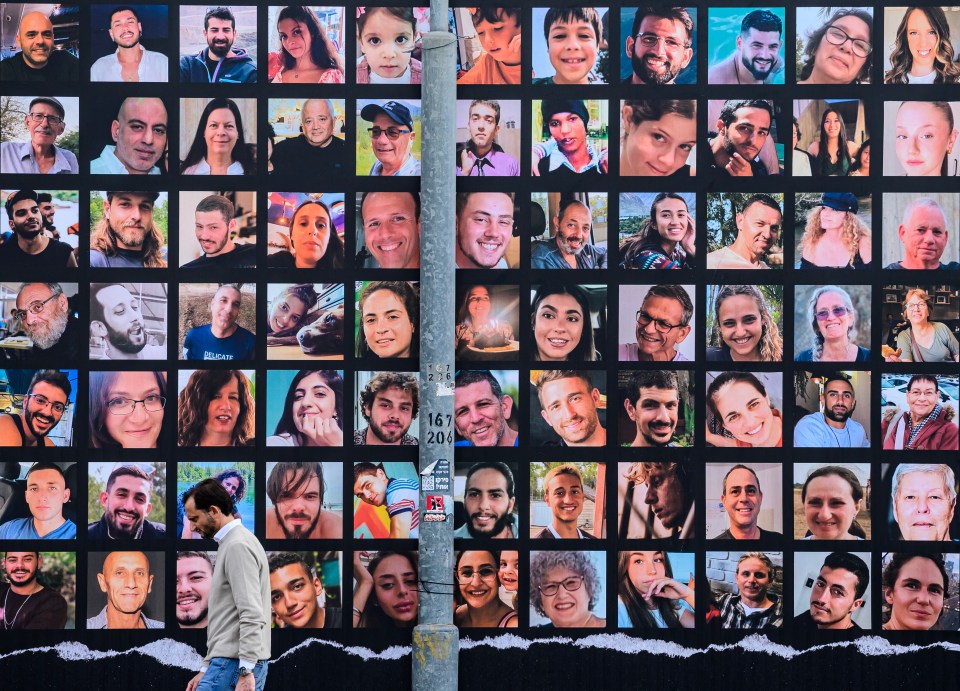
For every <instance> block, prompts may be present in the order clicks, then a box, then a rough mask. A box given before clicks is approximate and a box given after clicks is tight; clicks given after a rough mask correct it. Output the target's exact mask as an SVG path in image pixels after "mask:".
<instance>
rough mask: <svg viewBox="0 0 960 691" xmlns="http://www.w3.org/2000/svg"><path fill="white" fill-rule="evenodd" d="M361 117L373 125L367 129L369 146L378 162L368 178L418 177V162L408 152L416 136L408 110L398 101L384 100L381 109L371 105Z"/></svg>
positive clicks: (364, 109) (366, 106) (362, 112)
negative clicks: (388, 176) (378, 176)
mask: <svg viewBox="0 0 960 691" xmlns="http://www.w3.org/2000/svg"><path fill="white" fill-rule="evenodd" d="M360 117H361V118H363V119H364V120H366V121H367V122H370V123H372V124H373V127H368V128H367V132H369V133H370V147H371V148H372V149H373V155H374V156H376V157H377V162H376V163H374V164H373V166H372V167H371V168H370V173H369V175H384V176H387V175H420V161H419V160H418V159H416V158H414V157H413V155H412V154H411V153H410V146H411V145H412V144H413V140H414V139H415V138H416V136H417V133H416V132H414V129H413V117H411V115H410V109H409V108H407V106H406V105H405V104H404V103H402V102H401V101H387V102H386V103H384V104H383V105H382V106H381V105H377V104H376V103H370V104H368V105H365V106H364V107H363V110H361V111H360Z"/></svg>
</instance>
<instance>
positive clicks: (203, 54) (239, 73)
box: [180, 7, 257, 84]
mask: <svg viewBox="0 0 960 691" xmlns="http://www.w3.org/2000/svg"><path fill="white" fill-rule="evenodd" d="M203 38H204V39H206V41H207V47H206V48H204V49H203V50H201V51H200V52H199V53H197V54H196V55H184V56H183V57H182V58H180V82H181V83H183V84H213V83H220V84H256V83H257V66H256V64H255V63H254V62H253V58H252V57H250V56H249V55H247V52H246V51H245V50H243V49H242V48H234V47H233V42H234V41H235V40H236V38H237V20H236V19H235V18H234V16H233V12H231V11H230V9H229V8H227V7H214V8H212V9H210V10H207V13H206V15H204V17H203Z"/></svg>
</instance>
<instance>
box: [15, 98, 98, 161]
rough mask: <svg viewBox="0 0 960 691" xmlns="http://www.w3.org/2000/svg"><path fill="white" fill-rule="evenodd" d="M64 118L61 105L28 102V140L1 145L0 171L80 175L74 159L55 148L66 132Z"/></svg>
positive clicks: (46, 100)
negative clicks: (59, 138) (58, 139)
mask: <svg viewBox="0 0 960 691" xmlns="http://www.w3.org/2000/svg"><path fill="white" fill-rule="evenodd" d="M65 117H66V111H65V110H64V107H63V104H62V103H60V101H58V100H57V99H55V98H53V97H52V96H38V97H37V98H35V99H33V100H32V101H30V105H29V106H28V107H27V114H26V115H25V116H24V117H23V124H24V126H25V128H26V131H27V133H28V134H29V135H30V139H29V141H25V142H24V141H7V142H3V143H2V144H0V170H3V172H4V173H25V174H28V175H47V174H51V175H55V174H64V175H76V174H77V173H79V172H80V166H79V165H78V164H77V157H76V155H74V153H73V152H72V151H68V150H67V149H61V148H60V147H59V146H54V142H55V141H57V137H59V136H60V135H61V134H63V131H64V129H66V120H65Z"/></svg>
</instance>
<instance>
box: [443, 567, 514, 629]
mask: <svg viewBox="0 0 960 691" xmlns="http://www.w3.org/2000/svg"><path fill="white" fill-rule="evenodd" d="M499 567H500V555H499V553H496V552H488V551H486V550H465V551H463V552H460V554H458V555H457V561H456V564H455V566H454V576H455V577H456V579H457V591H456V593H457V597H456V601H457V602H458V603H460V604H459V605H458V606H457V609H456V611H455V612H454V615H453V623H454V624H456V625H457V626H459V627H460V628H486V629H493V628H500V629H503V628H510V629H513V628H516V627H517V613H516V612H515V611H514V610H513V608H512V607H510V606H509V605H508V604H507V603H505V602H504V601H503V600H501V599H500V578H499V575H498V573H499Z"/></svg>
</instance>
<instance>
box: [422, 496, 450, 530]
mask: <svg viewBox="0 0 960 691" xmlns="http://www.w3.org/2000/svg"><path fill="white" fill-rule="evenodd" d="M447 500H448V497H446V496H444V495H442V494H428V495H427V510H426V512H425V513H424V515H423V520H424V521H427V522H429V523H439V522H440V521H445V520H447V511H446V506H447Z"/></svg>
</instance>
